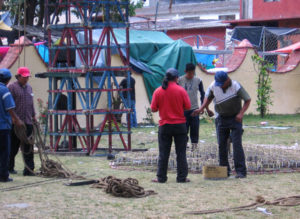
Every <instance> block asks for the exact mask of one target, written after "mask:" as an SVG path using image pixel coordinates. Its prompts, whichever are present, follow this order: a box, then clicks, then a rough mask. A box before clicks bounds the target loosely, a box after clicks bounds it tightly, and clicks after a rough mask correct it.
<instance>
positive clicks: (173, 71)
mask: <svg viewBox="0 0 300 219" xmlns="http://www.w3.org/2000/svg"><path fill="white" fill-rule="evenodd" d="M166 75H167V76H168V75H170V76H172V77H179V72H178V71H177V69H175V68H169V69H168V70H167V73H166Z"/></svg>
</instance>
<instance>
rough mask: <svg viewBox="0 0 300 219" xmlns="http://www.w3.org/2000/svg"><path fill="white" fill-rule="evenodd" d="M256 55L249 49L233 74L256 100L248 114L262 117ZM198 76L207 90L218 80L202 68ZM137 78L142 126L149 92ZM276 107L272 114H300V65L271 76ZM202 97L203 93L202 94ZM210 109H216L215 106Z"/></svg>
mask: <svg viewBox="0 0 300 219" xmlns="http://www.w3.org/2000/svg"><path fill="white" fill-rule="evenodd" d="M254 54H256V53H255V51H254V49H248V52H247V55H246V57H245V59H244V61H243V63H242V64H241V65H240V67H239V68H238V69H236V70H235V71H233V72H232V73H229V76H230V77H231V78H232V79H233V80H237V81H238V82H239V83H241V84H242V85H243V87H244V88H245V89H246V90H247V91H248V93H249V95H250V96H251V98H252V101H251V105H250V108H249V109H248V111H247V114H249V113H252V114H258V113H257V111H256V107H257V106H256V87H257V85H256V83H255V81H256V77H257V74H258V73H257V66H255V65H254V64H253V62H252V59H251V56H252V55H254ZM113 62H114V63H118V64H121V61H120V58H119V57H118V56H114V57H113ZM196 74H197V76H198V77H200V78H201V79H202V80H203V84H204V88H205V90H206V89H207V87H208V86H209V85H210V84H211V83H212V81H213V80H214V74H211V73H207V72H204V71H202V70H201V69H200V68H199V67H197V69H196ZM132 75H133V77H134V78H135V80H136V87H135V89H136V110H137V119H138V123H140V122H143V118H145V117H146V108H147V107H149V106H150V103H149V100H148V96H147V93H146V89H145V86H144V80H143V76H142V75H141V74H138V73H136V72H133V74H132ZM271 78H272V88H273V90H274V93H272V100H273V105H272V106H271V107H270V113H272V114H294V113H300V98H298V96H299V93H300V66H299V65H298V66H297V67H296V68H295V69H294V70H293V71H291V72H287V73H280V74H279V73H271ZM198 95H199V94H198ZM210 109H214V107H213V104H212V105H211V106H210ZM153 115H154V119H155V121H156V122H157V121H158V119H159V116H158V113H154V114H153Z"/></svg>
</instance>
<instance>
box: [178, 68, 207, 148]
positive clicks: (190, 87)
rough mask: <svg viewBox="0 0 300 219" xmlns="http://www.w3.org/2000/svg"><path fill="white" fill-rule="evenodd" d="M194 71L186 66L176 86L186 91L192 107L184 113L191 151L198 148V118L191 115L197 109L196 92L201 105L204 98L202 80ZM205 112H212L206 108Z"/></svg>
mask: <svg viewBox="0 0 300 219" xmlns="http://www.w3.org/2000/svg"><path fill="white" fill-rule="evenodd" d="M195 69H196V67H195V65H194V64H193V63H188V64H186V67H185V75H183V76H181V77H180V78H179V79H178V84H179V85H180V86H182V87H183V88H184V89H185V90H186V91H187V93H188V95H189V98H190V101H191V105H192V107H191V109H190V110H186V111H184V116H185V118H186V127H187V133H190V139H191V143H192V151H194V150H195V149H196V148H197V147H198V141H199V125H200V121H199V117H198V116H192V115H191V114H192V112H193V111H194V110H195V109H198V108H199V101H198V91H199V92H200V101H201V104H202V103H203V100H204V96H205V92H204V88H203V83H202V80H201V79H200V78H198V77H196V76H195ZM206 110H207V112H208V114H209V115H211V113H212V112H211V111H209V109H208V108H207V109H206Z"/></svg>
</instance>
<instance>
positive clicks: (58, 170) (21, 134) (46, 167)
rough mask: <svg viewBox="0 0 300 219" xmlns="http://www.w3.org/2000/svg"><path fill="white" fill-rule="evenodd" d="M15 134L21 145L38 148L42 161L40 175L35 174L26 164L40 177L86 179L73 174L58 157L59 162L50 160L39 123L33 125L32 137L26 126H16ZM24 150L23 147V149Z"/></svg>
mask: <svg viewBox="0 0 300 219" xmlns="http://www.w3.org/2000/svg"><path fill="white" fill-rule="evenodd" d="M15 133H16V135H17V137H18V138H19V139H20V141H21V145H23V144H30V145H33V144H34V143H35V145H36V146H37V148H38V153H39V157H40V160H41V168H40V173H35V172H33V171H32V170H31V169H30V168H29V167H28V166H27V165H26V163H25V161H24V159H23V161H24V165H25V167H26V168H27V169H28V170H29V171H30V172H32V173H34V174H35V175H40V176H44V177H59V178H72V179H82V178H84V177H81V176H77V175H75V174H74V173H72V172H71V171H70V170H69V169H68V168H67V167H66V166H64V165H63V163H62V162H61V161H60V160H59V159H58V158H57V157H56V159H57V161H54V160H51V159H49V157H48V156H47V155H46V154H45V153H44V150H45V144H44V142H43V140H42V136H41V131H40V125H39V123H38V122H34V123H33V132H32V135H31V136H29V137H27V134H26V133H27V132H26V126H25V125H23V126H19V127H18V126H15ZM21 148H22V147H21Z"/></svg>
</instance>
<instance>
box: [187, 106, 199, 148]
mask: <svg viewBox="0 0 300 219" xmlns="http://www.w3.org/2000/svg"><path fill="white" fill-rule="evenodd" d="M193 111H194V110H187V111H184V116H185V118H186V129H187V133H188V134H190V139H191V142H192V143H198V140H199V124H200V122H199V116H191V114H192V112H193Z"/></svg>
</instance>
